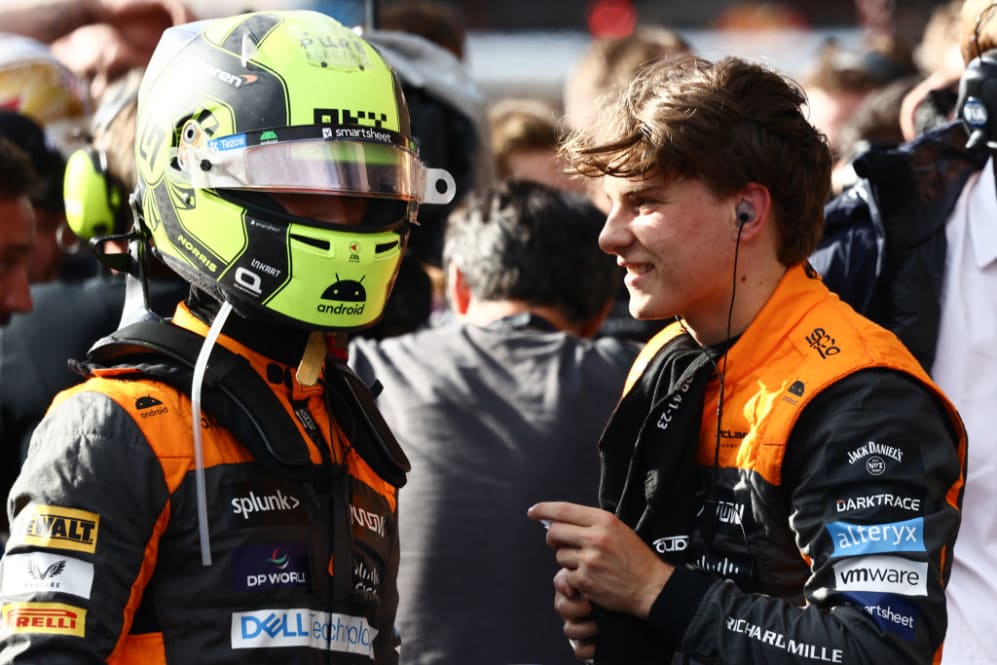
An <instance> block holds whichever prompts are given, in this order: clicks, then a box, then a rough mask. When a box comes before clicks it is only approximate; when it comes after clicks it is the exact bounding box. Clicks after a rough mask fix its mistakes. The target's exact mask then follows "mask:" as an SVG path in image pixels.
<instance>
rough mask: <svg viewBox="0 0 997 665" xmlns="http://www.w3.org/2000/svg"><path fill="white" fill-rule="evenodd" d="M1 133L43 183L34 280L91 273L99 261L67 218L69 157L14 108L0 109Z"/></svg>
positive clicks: (33, 255)
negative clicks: (27, 159)
mask: <svg viewBox="0 0 997 665" xmlns="http://www.w3.org/2000/svg"><path fill="white" fill-rule="evenodd" d="M0 136H3V137H5V138H7V139H9V140H11V141H13V142H14V143H16V144H17V145H18V146H20V148H21V149H22V150H24V151H25V152H26V153H27V154H28V155H29V156H30V157H31V162H32V166H33V167H34V171H35V174H36V175H37V176H38V177H39V178H40V179H41V181H42V186H41V188H40V189H39V191H38V193H37V194H36V195H35V196H34V197H33V198H32V201H31V202H32V204H33V205H34V209H35V248H34V250H32V252H31V257H30V259H29V265H28V279H29V280H30V281H31V283H32V284H37V283H39V282H52V281H55V280H57V279H63V280H68V281H73V280H77V279H83V278H85V277H88V276H89V275H92V274H94V273H95V272H96V270H97V262H96V260H95V259H94V258H93V256H92V255H91V254H89V253H88V252H78V250H79V249H80V247H79V243H78V242H77V239H76V236H75V235H74V234H73V232H72V230H71V229H70V228H69V225H68V224H67V222H66V210H65V205H64V203H63V197H62V179H63V174H64V173H65V170H66V160H65V157H63V155H62V153H60V152H59V150H58V149H56V147H55V146H54V145H53V144H52V143H51V142H50V141H49V138H48V136H47V134H46V132H45V130H44V128H42V127H41V125H39V124H38V123H37V122H35V121H34V120H32V119H31V118H29V117H28V116H26V115H23V114H21V113H17V112H15V111H3V110H0Z"/></svg>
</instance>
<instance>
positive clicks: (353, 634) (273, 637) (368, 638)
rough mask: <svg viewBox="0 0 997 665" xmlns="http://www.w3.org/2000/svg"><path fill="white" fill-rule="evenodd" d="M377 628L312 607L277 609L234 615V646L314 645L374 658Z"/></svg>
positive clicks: (358, 618)
mask: <svg viewBox="0 0 997 665" xmlns="http://www.w3.org/2000/svg"><path fill="white" fill-rule="evenodd" d="M375 637H377V629H376V628H372V627H371V626H370V624H368V623H367V619H365V618H364V617H355V616H350V615H348V614H337V613H335V612H331V613H330V612H321V611H317V610H309V609H286V610H285V609H274V610H256V611H254V612H236V613H234V614H233V615H232V628H231V638H232V648H233V649H269V648H274V647H310V648H312V649H319V650H321V651H338V652H341V653H355V654H360V655H363V656H367V657H368V658H373V657H374V638H375Z"/></svg>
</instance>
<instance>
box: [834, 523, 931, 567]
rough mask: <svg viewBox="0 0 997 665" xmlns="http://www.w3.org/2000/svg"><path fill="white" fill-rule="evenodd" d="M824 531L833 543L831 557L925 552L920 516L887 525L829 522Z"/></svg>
mask: <svg viewBox="0 0 997 665" xmlns="http://www.w3.org/2000/svg"><path fill="white" fill-rule="evenodd" d="M827 532H828V533H829V534H830V535H831V540H832V541H833V542H834V552H833V553H832V554H831V556H832V557H842V556H857V555H865V554H889V553H891V552H924V551H925V549H924V518H923V517H915V518H914V519H909V520H904V521H903V522H890V523H888V524H851V523H849V522H831V523H830V524H828V525H827Z"/></svg>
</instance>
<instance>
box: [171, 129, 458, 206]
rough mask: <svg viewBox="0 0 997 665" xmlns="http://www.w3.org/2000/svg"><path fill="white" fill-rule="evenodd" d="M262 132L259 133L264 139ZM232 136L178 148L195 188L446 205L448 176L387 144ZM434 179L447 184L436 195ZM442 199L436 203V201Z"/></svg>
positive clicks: (181, 164) (450, 190)
mask: <svg viewBox="0 0 997 665" xmlns="http://www.w3.org/2000/svg"><path fill="white" fill-rule="evenodd" d="M265 135H266V133H263V136H265ZM253 138H254V137H253V136H252V135H246V134H235V135H232V136H225V137H220V138H216V139H211V140H209V141H206V142H204V143H203V145H201V146H197V145H191V144H187V143H184V144H181V147H180V149H179V151H178V152H179V154H178V158H179V159H178V161H179V164H180V167H181V169H182V170H183V171H184V172H185V173H187V175H188V176H189V178H190V183H191V186H193V187H195V188H198V189H249V190H266V191H269V192H298V193H311V194H316V193H324V194H344V195H352V196H374V197H388V198H394V199H404V200H408V201H426V202H429V203H437V202H442V203H445V202H449V200H450V199H451V198H453V184H452V183H453V178H452V177H451V176H450V174H449V173H447V172H446V171H443V170H441V169H428V168H426V167H425V166H424V165H423V164H422V162H421V161H419V158H418V157H417V156H416V154H415V153H414V152H412V151H411V150H408V149H407V148H404V147H400V146H398V145H396V144H395V143H391V142H368V141H356V140H328V139H322V138H306V139H296V140H287V141H268V142H258V140H257V141H254V140H253ZM439 181H443V182H444V184H446V185H447V187H446V189H447V190H449V191H447V192H443V193H441V191H440V186H439V184H438V183H439ZM441 199H442V200H441Z"/></svg>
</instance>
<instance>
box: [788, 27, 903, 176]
mask: <svg viewBox="0 0 997 665" xmlns="http://www.w3.org/2000/svg"><path fill="white" fill-rule="evenodd" d="M912 58H913V56H912V55H911V49H910V47H909V46H907V45H905V44H904V43H903V42H902V40H899V39H896V38H893V37H889V36H878V37H876V38H873V39H871V40H870V41H869V43H867V44H865V45H863V48H862V49H861V50H854V51H853V50H850V49H847V48H845V47H843V46H842V45H841V44H840V43H839V42H838V41H836V40H834V39H828V40H826V41H825V43H824V44H823V45H822V47H821V49H820V52H819V53H818V55H817V57H816V59H815V61H814V62H813V63H811V65H810V67H809V69H808V70H807V71H806V72H805V73H804V74H803V76H802V77H801V81H800V82H801V84H802V85H803V89H804V91H805V92H806V94H807V109H808V115H809V119H810V122H811V123H812V124H813V125H814V127H816V128H817V129H818V130H819V131H821V132H823V133H824V135H825V136H827V143H828V146H829V147H830V148H831V154H832V155H833V156H834V158H835V159H842V158H847V155H846V154H845V148H843V147H842V145H841V138H840V131H841V127H842V125H844V124H845V123H846V122H847V121H848V119H849V118H850V117H851V116H852V115H853V114H854V113H855V111H856V109H857V108H858V107H859V105H860V104H861V103H862V100H864V99H865V98H866V97H867V96H868V95H869V94H870V93H872V92H873V91H874V90H878V89H880V88H882V87H883V86H885V85H887V84H889V83H891V82H893V81H895V80H897V79H900V78H903V77H905V76H909V75H911V74H914V73H916V70H915V67H914V62H913V59H912ZM897 115H898V118H899V109H898V111H897Z"/></svg>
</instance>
